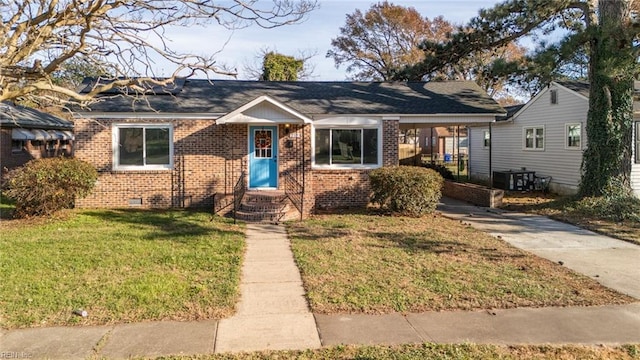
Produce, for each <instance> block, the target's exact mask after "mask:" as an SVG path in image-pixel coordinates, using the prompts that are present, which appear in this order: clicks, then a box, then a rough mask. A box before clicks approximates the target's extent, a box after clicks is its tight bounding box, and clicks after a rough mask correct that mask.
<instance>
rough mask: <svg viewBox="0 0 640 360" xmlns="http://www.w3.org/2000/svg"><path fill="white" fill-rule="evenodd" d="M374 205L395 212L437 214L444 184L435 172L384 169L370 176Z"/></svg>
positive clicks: (415, 169) (422, 169) (423, 169)
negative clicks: (435, 211) (437, 206)
mask: <svg viewBox="0 0 640 360" xmlns="http://www.w3.org/2000/svg"><path fill="white" fill-rule="evenodd" d="M369 178H370V180H371V189H372V191H373V196H372V198H371V201H372V202H373V203H376V204H380V206H382V207H383V208H388V209H389V210H391V211H393V212H398V213H402V214H405V215H410V216H422V215H425V214H428V213H431V212H433V211H434V210H435V209H436V205H438V201H439V200H440V197H441V196H442V185H443V183H444V180H443V179H442V176H440V174H438V173H437V172H436V171H435V170H432V169H425V168H422V167H417V166H393V167H382V168H379V169H376V170H373V171H372V172H371V173H369Z"/></svg>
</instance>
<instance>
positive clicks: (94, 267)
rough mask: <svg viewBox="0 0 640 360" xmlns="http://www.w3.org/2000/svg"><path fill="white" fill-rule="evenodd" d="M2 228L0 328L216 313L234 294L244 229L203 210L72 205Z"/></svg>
mask: <svg viewBox="0 0 640 360" xmlns="http://www.w3.org/2000/svg"><path fill="white" fill-rule="evenodd" d="M0 230H1V232H2V235H1V236H0V259H2V261H0V279H2V282H1V283H0V284H1V285H0V326H1V327H2V328H17V327H32V326H52V325H70V324H85V325H88V324H107V323H116V322H132V321H141V320H160V319H180V320H187V319H204V318H207V319H210V318H221V317H225V316H228V315H230V314H231V313H233V311H234V306H235V303H236V301H237V300H238V297H239V292H238V286H239V285H238V284H239V278H240V267H241V261H242V256H243V255H242V254H243V249H244V230H243V228H242V227H240V226H234V225H232V224H230V223H229V222H228V221H227V220H225V219H221V218H213V220H212V218H211V215H210V214H208V213H198V212H187V211H164V212H159V211H157V212H156V211H134V210H102V211H97V210H96V211H73V212H69V213H67V214H66V216H65V219H62V220H43V219H39V220H31V221H24V220H13V221H6V220H3V221H2V223H1V224H0ZM74 309H84V310H86V311H87V312H88V313H89V316H88V317H87V318H82V317H79V316H74V315H73V314H72V311H73V310H74Z"/></svg>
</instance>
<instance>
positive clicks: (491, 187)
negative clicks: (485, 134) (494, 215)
mask: <svg viewBox="0 0 640 360" xmlns="http://www.w3.org/2000/svg"><path fill="white" fill-rule="evenodd" d="M492 125H493V123H489V189H491V190H493V166H492V164H491V160H492V157H493V133H492V129H493V126H492Z"/></svg>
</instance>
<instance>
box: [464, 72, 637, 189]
mask: <svg viewBox="0 0 640 360" xmlns="http://www.w3.org/2000/svg"><path fill="white" fill-rule="evenodd" d="M588 110H589V84H588V83H586V82H580V81H555V82H551V84H550V85H549V86H548V87H547V88H545V89H544V90H542V91H541V92H540V93H538V94H537V95H536V96H535V97H534V98H532V99H531V100H530V101H529V102H528V103H527V104H525V105H523V106H519V107H513V108H507V111H508V114H507V116H506V117H505V118H501V119H498V121H497V122H496V123H495V124H493V126H492V127H491V129H489V126H474V127H472V128H471V132H470V141H471V150H470V164H469V168H470V170H469V171H470V174H471V177H472V178H477V179H484V180H487V179H489V168H490V166H491V169H492V171H500V172H504V171H509V170H512V171H514V172H515V171H522V170H523V168H524V169H525V170H526V171H535V175H536V176H539V177H549V176H550V177H551V183H550V189H551V191H553V192H555V193H559V194H574V193H576V192H577V190H578V186H579V184H580V178H581V165H582V153H583V150H584V149H586V146H587V144H586V140H587V137H586V123H587V112H588ZM635 116H636V121H635V122H634V137H633V141H634V150H633V151H634V154H633V159H632V176H631V180H632V187H633V189H634V191H635V193H636V194H637V195H638V196H640V151H639V150H640V149H639V147H640V143H639V142H638V140H639V139H640V136H639V134H640V125H639V124H640V113H638V110H637V109H636V115H635ZM490 153H491V155H490ZM490 164H491V165H490ZM494 184H495V182H494Z"/></svg>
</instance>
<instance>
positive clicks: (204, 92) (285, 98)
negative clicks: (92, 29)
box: [86, 79, 505, 115]
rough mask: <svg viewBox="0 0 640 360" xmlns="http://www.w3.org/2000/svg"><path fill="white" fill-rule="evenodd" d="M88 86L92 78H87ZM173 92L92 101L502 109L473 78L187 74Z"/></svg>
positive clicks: (131, 108)
mask: <svg viewBox="0 0 640 360" xmlns="http://www.w3.org/2000/svg"><path fill="white" fill-rule="evenodd" d="M86 85H87V87H86V91H88V89H90V86H91V82H90V81H89V82H87V83H86ZM179 87H180V90H179V91H176V89H175V87H174V88H173V89H172V90H171V92H173V93H174V94H170V93H168V92H165V91H157V92H156V93H152V92H147V94H146V99H138V100H136V101H133V100H132V98H131V97H125V96H117V97H110V98H108V99H105V101H102V102H99V103H96V104H94V105H91V110H92V111H94V112H106V113H108V112H149V111H151V109H149V107H148V106H147V101H148V102H149V104H150V105H151V107H152V109H154V110H157V111H159V112H161V113H186V114H188V113H214V114H226V113H229V112H231V111H233V110H236V109H237V108H239V107H241V106H242V105H245V104H247V103H249V102H250V101H252V100H254V99H256V98H258V97H260V96H264V95H266V96H269V97H271V98H273V99H274V100H276V101H278V102H280V103H282V104H284V105H286V106H288V107H290V108H292V109H293V110H296V111H298V112H300V113H302V114H305V115H315V114H336V115H337V114H416V115H417V114H496V113H504V112H505V111H504V109H503V108H502V107H500V105H498V104H497V103H496V102H495V101H494V100H493V99H491V98H490V97H489V96H488V95H487V93H486V92H485V91H483V90H482V89H481V88H480V87H479V86H478V85H476V84H475V83H474V82H471V81H446V82H426V83H425V82H316V81H314V82H309V81H297V82H266V81H239V80H213V81H212V82H209V81H208V80H197V79H187V80H185V81H184V83H182V82H181V83H180V86H179Z"/></svg>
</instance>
